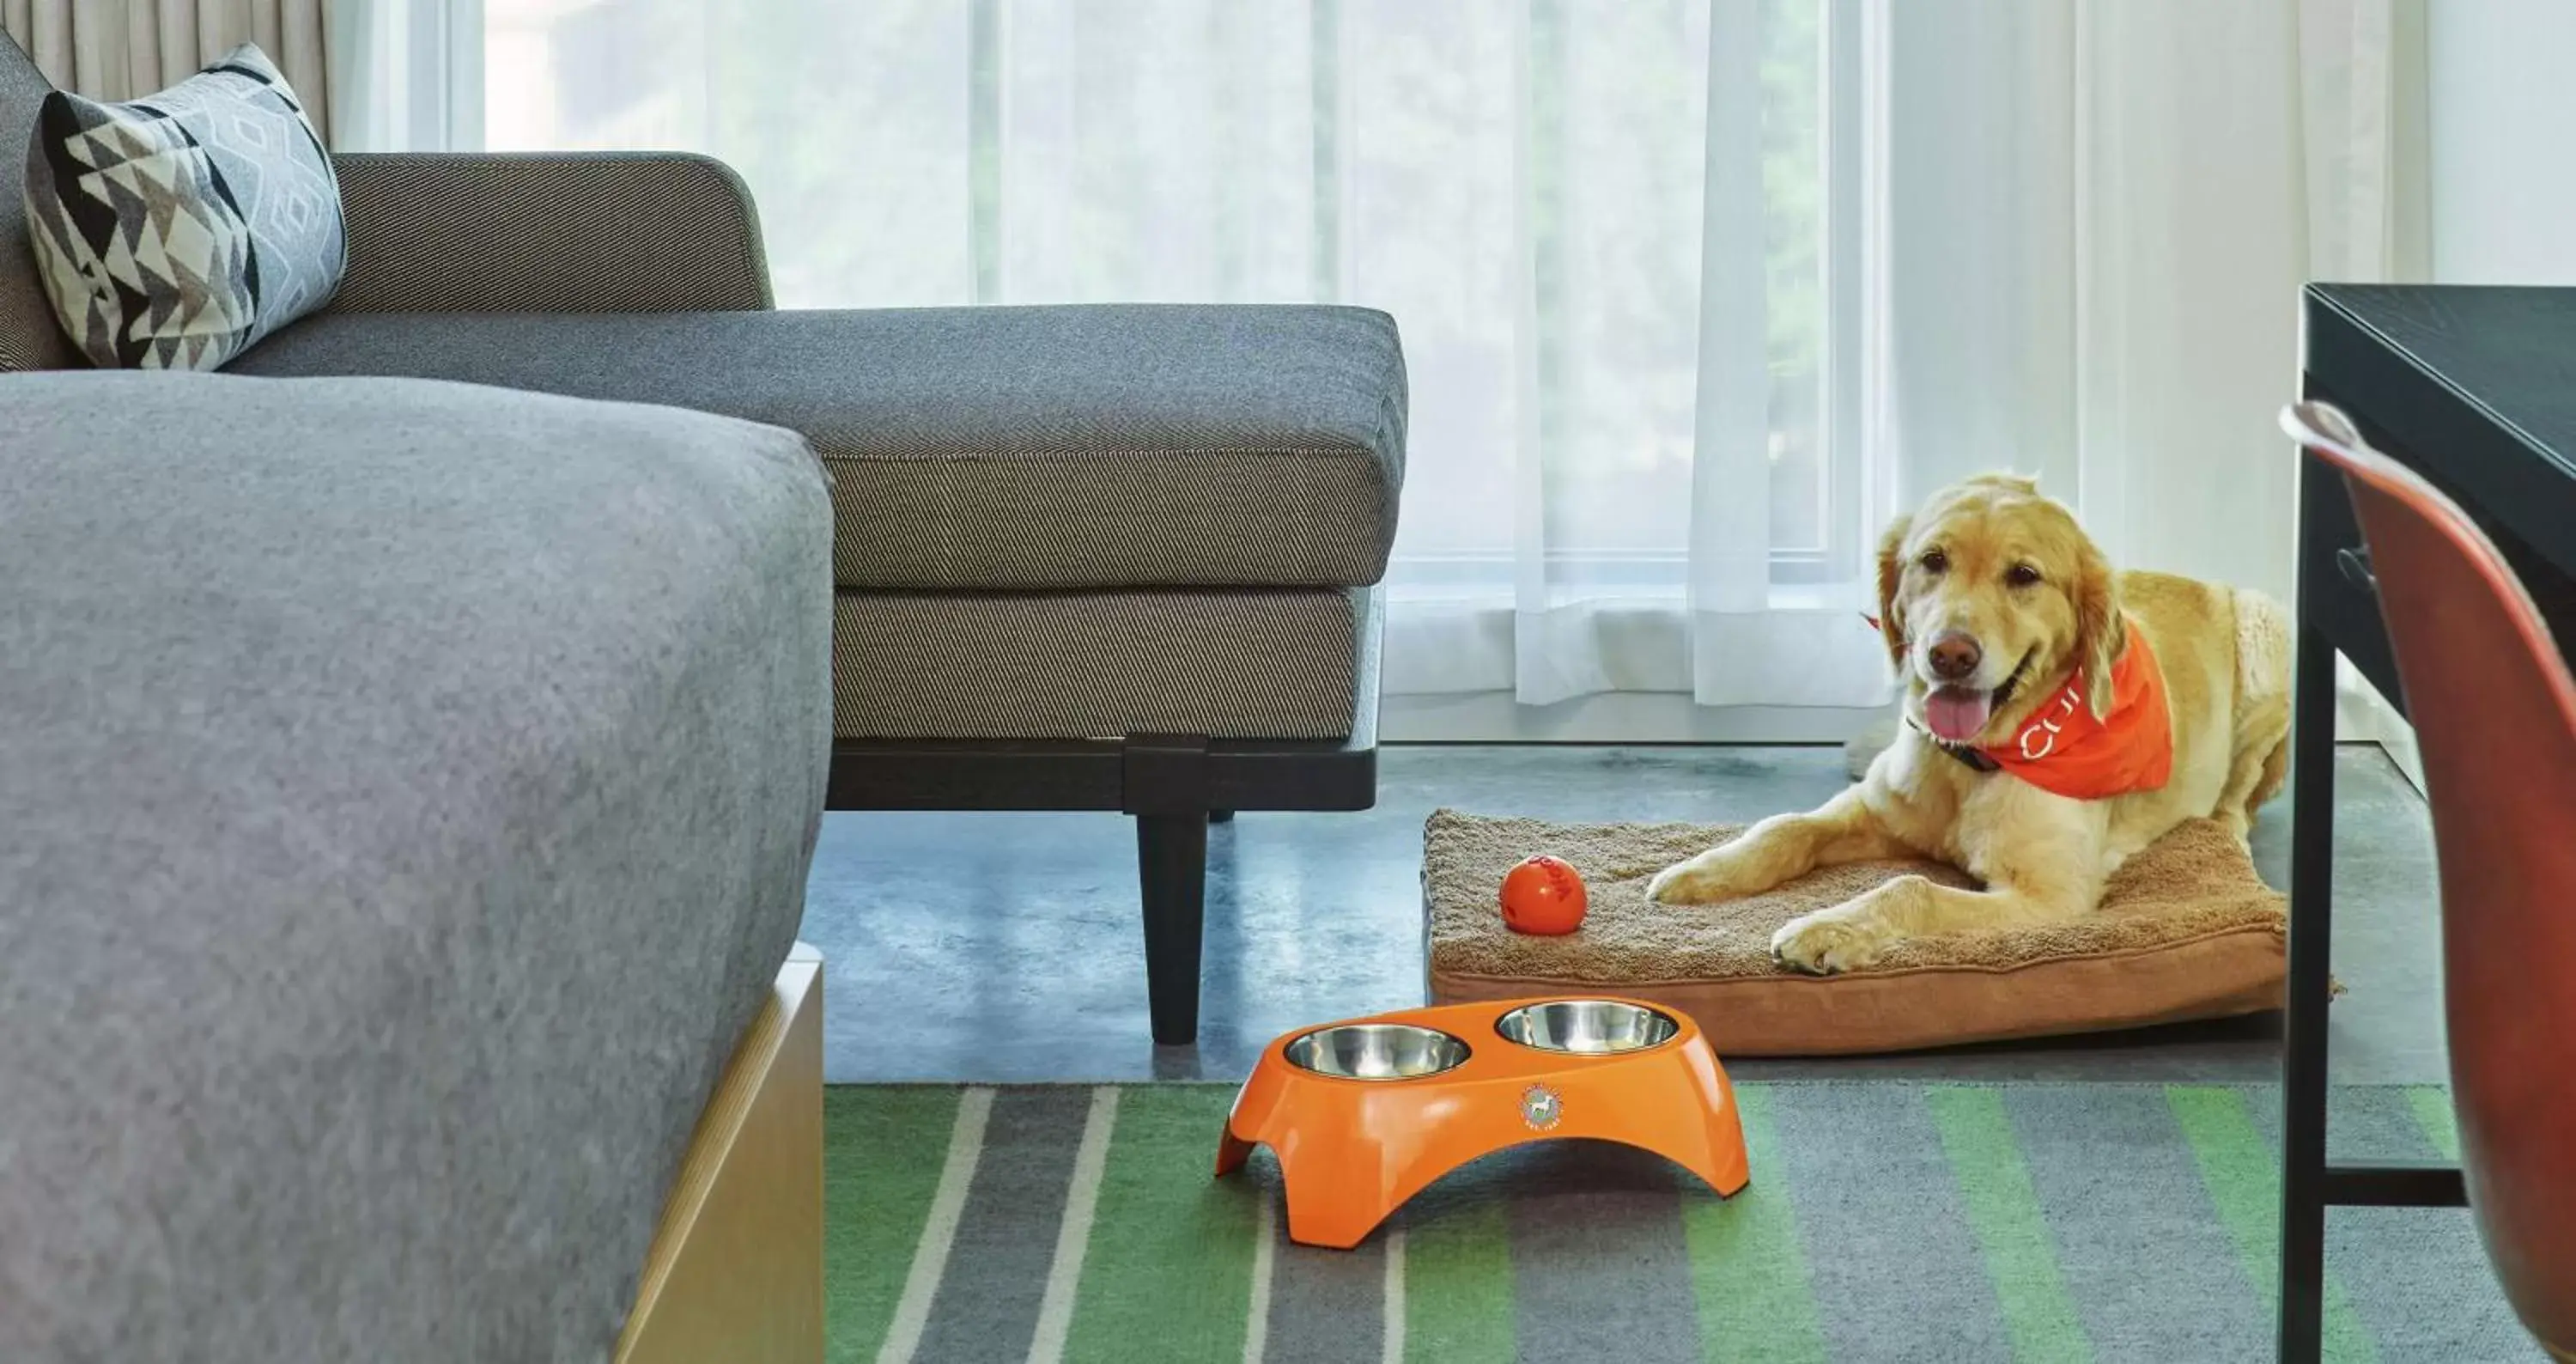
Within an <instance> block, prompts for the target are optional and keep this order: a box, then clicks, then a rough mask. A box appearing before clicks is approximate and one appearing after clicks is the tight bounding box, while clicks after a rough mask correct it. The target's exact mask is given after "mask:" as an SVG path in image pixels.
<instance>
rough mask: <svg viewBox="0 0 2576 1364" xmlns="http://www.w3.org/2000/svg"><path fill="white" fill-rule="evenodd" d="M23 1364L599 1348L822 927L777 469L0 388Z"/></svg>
mask: <svg viewBox="0 0 2576 1364" xmlns="http://www.w3.org/2000/svg"><path fill="white" fill-rule="evenodd" d="M0 429H5V430H7V431H8V432H9V433H10V435H9V441H8V445H7V449H6V451H5V453H0V583H6V584H7V590H6V591H0V830H5V835H0V1035H5V1036H6V1038H7V1039H8V1042H7V1045H6V1046H4V1047H0V1359H5V1360H8V1361H11V1364H50V1362H52V1361H73V1360H82V1361H86V1360H147V1359H151V1360H164V1359H167V1360H176V1359H189V1360H207V1361H245V1362H247V1361H258V1362H259V1364H291V1362H296V1361H308V1360H310V1361H322V1360H329V1361H345V1360H359V1359H364V1360H384V1361H399V1362H401V1364H410V1362H411V1361H433V1360H434V1361H449V1360H467V1359H475V1360H538V1359H544V1360H555V1359H593V1360H598V1359H605V1358H606V1357H607V1354H608V1350H609V1347H610V1345H611V1343H612V1342H613V1340H614V1339H615V1335H616V1332H617V1330H618V1328H619V1325H620V1321H621V1318H622V1315H623V1313H624V1311H625V1309H626V1307H627V1305H628V1304H629V1302H630V1301H631V1295H632V1292H633V1286H634V1280H635V1275H636V1271H637V1270H638V1268H639V1267H640V1265H641V1263H642V1260H643V1256H644V1251H645V1248H646V1246H647V1244H648V1243H649V1241H650V1239H651V1235H652V1230H653V1225H654V1219H655V1216H656V1214H657V1212H658V1210H659V1206H660V1203H661V1200H662V1197H663V1195H664V1193H665V1191H666V1190H667V1188H668V1186H669V1182H670V1180H671V1178H672V1177H673V1175H674V1173H675V1171H676V1169H677V1166H678V1160H679V1156H680V1153H681V1151H682V1150H683V1149H684V1146H685V1144H686V1142H687V1139H688V1137H689V1135H690V1131H691V1127H692V1124H693V1123H694V1122H695V1121H696V1119H697V1117H698V1115H699V1111H700V1108H701V1106H702V1104H703V1102H704V1100H705V1097H706V1095H707V1094H708V1093H709V1092H710V1089H711V1087H712V1084H713V1082H714V1080H715V1078H716V1076H717V1075H718V1073H719V1072H720V1069H721V1067H722V1065H723V1063H724V1062H725V1060H726V1059H727V1056H728V1053H729V1051H730V1049H731V1048H732V1047H733V1045H734V1043H735V1041H736V1039H737V1037H738V1036H739V1034H740V1032H741V1030H742V1029H743V1027H744V1026H745V1025H746V1024H747V1023H748V1022H749V1020H750V1019H751V1018H752V1017H753V1016H754V1014H755V1012H756V1010H757V1008H758V1006H759V1004H760V1002H761V1001H762V999H763V998H764V997H765V995H766V993H767V985H768V982H769V980H770V979H771V978H772V976H773V975H774V973H775V972H776V970H777V968H778V965H779V962H780V960H781V959H782V957H783V956H784V955H785V953H786V951H787V949H788V947H789V945H790V942H791V941H792V938H793V936H794V933H795V931H796V926H797V922H798V919H799V915H800V912H801V908H802V896H803V890H804V883H805V874H806V870H807V867H808V862H809V859H810V857H811V854H812V850H813V846H814V838H815V834H816V831H817V827H818V818H819V810H820V808H821V803H822V798H823V787H824V779H825V775H826V767H827V764H828V741H829V714H828V701H827V699H826V689H827V687H828V671H829V667H830V663H829V657H828V652H829V646H828V640H827V631H828V628H829V617H830V609H831V608H830V603H829V599H828V594H829V588H828V585H827V582H826V579H825V576H824V575H825V571H826V565H827V563H828V556H829V536H830V529H831V528H830V517H829V509H828V506H827V503H826V501H825V498H824V490H823V480H822V477H821V475H820V472H819V470H818V469H817V468H816V466H815V463H814V461H813V459H812V457H811V455H810V454H809V453H808V451H807V450H806V449H805V448H804V446H803V445H802V444H801V443H800V442H798V441H797V440H796V439H795V438H794V437H792V436H790V435H788V434H787V433H784V432H779V431H774V430H766V429H762V428H758V427H754V426H751V425H748V424H744V423H738V422H733V421H727V420H723V419H719V418H714V417H708V416H701V415H696V414H688V413H677V412H672V411H668V410H665V409H645V408H637V407H622V406H609V405H603V404H584V403H573V402H566V401H562V400H557V399H549V398H542V397H536V396H532V395H525V394H516V393H505V392H493V391H489V390H475V389H464V388H458V387H454V386H449V385H437V384H423V383H407V382H385V381H365V382H320V381H313V382H293V383H286V382H277V381H271V380H258V379H244V378H233V377H228V376H224V375H205V374H146V373H133V372H125V373H103V372H84V373H77V374H58V375H19V376H13V377H8V378H0Z"/></svg>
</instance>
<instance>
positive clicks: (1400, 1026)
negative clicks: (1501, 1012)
mask: <svg viewBox="0 0 2576 1364" xmlns="http://www.w3.org/2000/svg"><path fill="white" fill-rule="evenodd" d="M1287 1056H1288V1064H1290V1065H1292V1066H1295V1067H1297V1068H1298V1069H1299V1070H1311V1071H1313V1072H1315V1073H1316V1074H1318V1075H1331V1076H1336V1077H1338V1078H1340V1079H1344V1080H1419V1079H1421V1078H1422V1077H1424V1076H1426V1075H1437V1074H1439V1073H1440V1072H1442V1071H1444V1070H1454V1069H1456V1068H1457V1067H1458V1066H1460V1065H1463V1064H1465V1062H1466V1060H1467V1044H1466V1043H1465V1042H1464V1041H1461V1040H1460V1039H1458V1038H1455V1037H1452V1036H1450V1035H1449V1034H1447V1033H1445V1032H1441V1031H1439V1030H1438V1029H1436V1028H1417V1027H1413V1026H1411V1025H1410V1024H1404V1023H1345V1024H1343V1025H1341V1026H1340V1027H1337V1028H1318V1029H1316V1030H1315V1031H1313V1032H1310V1033H1307V1034H1306V1035H1305V1036H1303V1037H1299V1038H1295V1039H1293V1040H1291V1041H1290V1042H1289V1043H1288V1048H1287Z"/></svg>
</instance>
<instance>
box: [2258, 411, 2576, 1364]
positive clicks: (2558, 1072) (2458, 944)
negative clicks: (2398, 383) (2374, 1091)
mask: <svg viewBox="0 0 2576 1364" xmlns="http://www.w3.org/2000/svg"><path fill="white" fill-rule="evenodd" d="M2281 423H2282V425H2283V427H2285V428H2286V429H2287V430H2288V431H2289V432H2290V434H2291V435H2292V436H2294V437H2296V438H2297V439H2298V440H2299V442H2300V443H2301V444H2302V445H2304V446H2306V447H2307V449H2308V450H2309V451H2310V452H2311V453H2313V454H2315V455H2317V456H2318V457H2320V458H2323V459H2325V460H2327V461H2329V462H2331V463H2333V464H2335V465H2336V466H2338V467H2339V468H2340V469H2341V470H2342V471H2343V474H2344V482H2345V485H2346V486H2347V487H2348V488H2350V490H2351V492H2352V500H2353V509H2354V511H2355V512H2357V513H2358V514H2359V516H2360V520H2361V527H2362V534H2363V536H2364V538H2365V539H2367V540H2368V541H2369V548H2370V562H2371V568H2372V571H2373V572H2374V574H2375V575H2376V576H2377V578H2378V585H2379V603H2380V612H2381V614H2382V615H2383V616H2384V617H2385V618H2386V620H2387V623H2388V635H2389V641H2390V643H2391V644H2392V645H2393V646H2394V648H2395V652H2396V655H2397V672H2398V678H2399V681H2400V682H2401V683H2402V684H2403V685H2404V687H2405V690H2406V709H2407V713H2408V717H2409V719H2411V720H2412V721H2413V723H2414V726H2415V739H2416V746H2417V748H2418V750H2419V752H2420V753H2421V756H2422V758H2423V763H2424V782H2425V787H2426V791H2427V795H2428V797H2429V799H2430V802H2431V805H2432V814H2433V841H2434V848H2435V852H2436V855H2437V857H2438V860H2439V861H2440V863H2441V885H2442V944H2443V983H2444V1008H2445V1011H2446V1012H2447V1014H2448V1017H2449V1023H2450V1053H2451V1088H2452V1098H2453V1102H2454V1104H2455V1105H2456V1106H2457V1108H2458V1111H2459V1119H2460V1146H2461V1154H2462V1156H2463V1161H2462V1163H2463V1165H2465V1167H2466V1169H2467V1174H2468V1182H2469V1194H2470V1201H2471V1203H2472V1205H2473V1206H2474V1207H2475V1209H2476V1213H2477V1218H2478V1228H2479V1232H2480V1234H2481V1235H2482V1236H2483V1237H2484V1238H2485V1241H2486V1247H2487V1255H2488V1258H2489V1259H2490V1260H2492V1261H2493V1262H2494V1264H2495V1267H2496V1276H2497V1278H2498V1279H2499V1280H2501V1281H2502V1282H2503V1284H2504V1288H2505V1294H2506V1296H2507V1297H2508V1298H2509V1299H2511V1300H2512V1302H2513V1305H2514V1310H2515V1311H2516V1312H2518V1313H2520V1314H2521V1316H2522V1320H2523V1323H2524V1324H2525V1325H2526V1326H2528V1327H2530V1328H2531V1330H2532V1332H2533V1333H2534V1334H2535V1335H2538V1336H2539V1337H2540V1338H2541V1340H2542V1342H2543V1343H2544V1344H2547V1345H2549V1346H2551V1347H2552V1348H2554V1349H2556V1350H2558V1351H2561V1352H2565V1351H2568V1350H2569V1349H2571V1348H2576V679H2571V678H2570V677H2569V675H2568V667H2567V661H2566V658H2565V657H2564V656H2563V655H2562V654H2561V653H2560V652H2559V649H2558V644H2557V642H2556V641H2555V640H2554V639H2553V638H2551V636H2550V632H2549V626H2548V623H2547V621H2546V620H2545V619H2544V618H2543V617H2542V615H2541V613H2540V610H2539V608H2538V607H2536V606H2535V605H2534V604H2533V603H2532V600H2531V597H2530V594H2529V593H2527V592H2526V591H2524V589H2523V586H2522V583H2521V581H2520V579H2518V578H2516V577H2515V576H2514V572H2513V569H2512V567H2511V566H2510V565H2509V564H2507V563H2506V561H2505V559H2504V557H2503V555H2501V554H2499V553H2498V552H2497V551H2496V547H2495V545H2494V543H2493V542H2491V541H2489V540H2488V539H2487V537H2486V535H2485V533H2484V532H2482V531H2481V530H2479V529H2478V526H2477V523H2476V522H2474V521H2472V520H2470V519H2469V516H2468V514H2467V513H2466V512H2463V511H2462V510H2460V507H2459V504H2457V503H2455V502H2453V501H2452V500H2451V499H2450V498H2448V497H2446V496H2444V495H2443V494H2442V492H2441V491H2440V490H2439V489H2437V488H2435V487H2433V486H2432V485H2431V484H2430V483H2427V482H2426V481H2425V480H2424V479H2423V478H2421V477H2420V476H2418V475H2417V474H2416V473H2415V472H2414V471H2412V470H2410V469H2408V468H2406V467H2405V466H2403V465H2401V464H2398V463H2397V462H2396V461H2394V460H2391V459H2389V458H2388V457H2387V456H2385V455H2383V454H2381V453H2379V452H2378V451H2376V450H2373V449H2371V448H2370V447H2369V446H2368V445H2367V444H2366V443H2364V441H2363V440H2362V438H2361V436H2360V434H2359V433H2358V431H2356V430H2355V428H2354V426H2353V424H2352V422H2351V421H2350V419H2348V418H2346V417H2345V416H2344V414H2342V413H2341V412H2338V411H2336V410H2335V409H2333V408H2331V407H2328V406H2326V405H2324V404H2321V403H2303V404H2299V405H2297V406H2295V407H2292V408H2290V409H2288V410H2287V411H2285V412H2283V413H2282V418H2281Z"/></svg>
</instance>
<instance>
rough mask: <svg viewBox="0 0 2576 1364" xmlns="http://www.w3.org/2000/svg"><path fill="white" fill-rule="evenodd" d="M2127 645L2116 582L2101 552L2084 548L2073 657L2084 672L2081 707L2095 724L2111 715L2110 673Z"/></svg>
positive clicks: (2078, 564) (2077, 580)
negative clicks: (2095, 721)
mask: <svg viewBox="0 0 2576 1364" xmlns="http://www.w3.org/2000/svg"><path fill="white" fill-rule="evenodd" d="M2128 644H2129V627H2128V623H2127V622H2126V621H2125V620H2124V619H2123V618H2122V617H2121V615H2120V584H2119V578H2118V576H2117V575H2116V574H2114V573H2113V572H2112V571H2111V563H2110V561H2109V560H2108V559H2105V558H2103V557H2102V551H2100V550H2098V549H2096V548H2094V547H2093V546H2091V545H2086V546H2085V547H2084V553H2083V556H2082V557H2081V558H2079V559H2078V560H2077V561H2076V569H2075V657H2076V659H2077V660H2078V662H2079V665H2080V666H2081V667H2082V668H2083V669H2084V704H2085V707H2086V708H2087V709H2089V710H2091V711H2092V712H2093V718H2094V719H2096V720H2100V719H2105V718H2107V717H2108V716H2109V715H2110V714H2111V669H2112V666H2113V665H2114V664H2116V663H2118V662H2119V661H2120V651H2121V650H2122V649H2124V648H2127V647H2128Z"/></svg>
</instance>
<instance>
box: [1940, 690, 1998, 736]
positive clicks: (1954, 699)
mask: <svg viewBox="0 0 2576 1364" xmlns="http://www.w3.org/2000/svg"><path fill="white" fill-rule="evenodd" d="M1993 709H1994V694H1993V693H1991V692H1982V691H1970V690H1968V689H1967V688H1965V687H1934V688H1933V689H1932V690H1931V691H1930V692H1928V693H1926V694H1925V696H1924V697H1923V723H1925V724H1927V725H1930V726H1931V727H1932V732H1933V733H1934V734H1935V735H1938V736H1939V737H1941V738H1944V739H1947V740H1949V741H1950V742H1952V743H1954V744H1959V743H1966V742H1967V741H1968V740H1970V739H1973V738H1975V737H1976V736H1977V731H1978V730H1981V729H1984V728H1985V727H1986V716H1987V714H1988V713H1989V712H1990V711H1992V710H1993Z"/></svg>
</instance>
